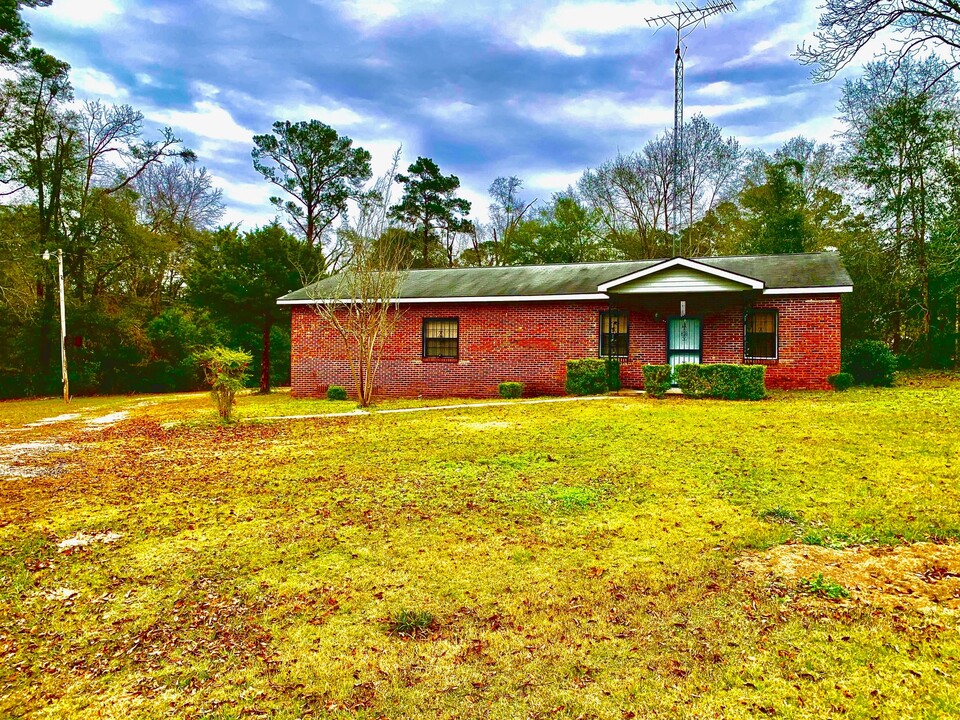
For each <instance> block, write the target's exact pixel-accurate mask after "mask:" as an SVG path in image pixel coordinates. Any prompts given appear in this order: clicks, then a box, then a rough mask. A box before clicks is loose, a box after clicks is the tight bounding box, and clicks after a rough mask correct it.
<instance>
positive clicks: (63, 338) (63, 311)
mask: <svg viewBox="0 0 960 720" xmlns="http://www.w3.org/2000/svg"><path fill="white" fill-rule="evenodd" d="M43 259H44V260H49V259H50V251H49V250H45V251H44V253H43ZM57 275H58V277H59V279H60V372H61V375H62V376H63V401H64V402H65V403H68V404H69V402H70V376H69V375H68V374H67V303H66V299H65V298H64V296H63V249H62V248H61V249H59V250H57Z"/></svg>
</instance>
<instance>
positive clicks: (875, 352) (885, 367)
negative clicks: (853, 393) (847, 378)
mask: <svg viewBox="0 0 960 720" xmlns="http://www.w3.org/2000/svg"><path fill="white" fill-rule="evenodd" d="M840 368H841V370H842V371H843V372H845V373H850V374H851V375H853V382H854V384H856V385H876V386H878V387H890V386H891V385H893V375H894V373H895V372H896V371H897V356H896V355H894V354H893V351H892V350H891V349H890V348H889V347H887V344H886V343H884V342H880V341H879V340H857V341H855V342H851V343H849V344H848V345H846V346H845V347H844V348H843V352H842V353H841V361H840Z"/></svg>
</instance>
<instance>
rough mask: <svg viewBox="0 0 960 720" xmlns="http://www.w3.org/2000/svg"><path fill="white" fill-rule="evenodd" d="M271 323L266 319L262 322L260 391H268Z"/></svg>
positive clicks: (262, 392) (264, 393) (264, 392)
mask: <svg viewBox="0 0 960 720" xmlns="http://www.w3.org/2000/svg"><path fill="white" fill-rule="evenodd" d="M272 328H273V323H272V322H271V321H270V320H266V321H265V322H264V323H263V358H262V360H261V361H260V393H261V394H263V395H266V394H267V393H269V392H270V330H271V329H272Z"/></svg>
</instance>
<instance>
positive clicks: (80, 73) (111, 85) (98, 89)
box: [70, 67, 130, 103]
mask: <svg viewBox="0 0 960 720" xmlns="http://www.w3.org/2000/svg"><path fill="white" fill-rule="evenodd" d="M70 80H71V81H72V82H73V87H74V89H75V90H76V91H77V95H79V96H81V97H83V99H88V100H94V99H101V100H106V101H108V102H113V103H117V102H126V101H127V100H128V99H129V97H130V93H129V92H128V91H127V89H126V88H124V87H122V86H121V85H120V84H119V83H118V82H117V80H116V79H114V78H113V77H111V76H110V75H108V74H107V73H105V72H102V71H100V70H96V69H94V68H90V67H75V68H73V69H72V70H71V71H70Z"/></svg>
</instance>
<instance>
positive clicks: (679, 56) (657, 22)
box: [647, 0, 737, 257]
mask: <svg viewBox="0 0 960 720" xmlns="http://www.w3.org/2000/svg"><path fill="white" fill-rule="evenodd" d="M736 9H737V6H736V5H734V4H733V3H732V2H724V1H723V0H707V2H705V3H704V4H703V5H702V6H697V5H691V4H689V3H687V2H686V0H683V1H682V2H677V11H676V12H673V13H667V14H666V15H658V16H657V17H650V18H647V25H649V26H651V27H655V28H657V29H658V30H659V29H661V28H665V27H672V28H673V29H674V30H676V31H677V47H676V50H674V53H675V55H676V58H675V60H674V65H673V234H674V235H673V255H674V257H677V256H679V255H681V254H682V250H683V248H682V247H681V243H680V176H681V173H680V164H681V163H682V162H683V41H684V40H685V39H686V38H687V37H689V36H690V34H691V33H692V32H693V31H694V30H696V29H697V27H698V26H700V25H701V24H702V25H706V24H707V18H708V17H712V16H713V15H720V14H721V13H726V12H731V11H733V10H736Z"/></svg>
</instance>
